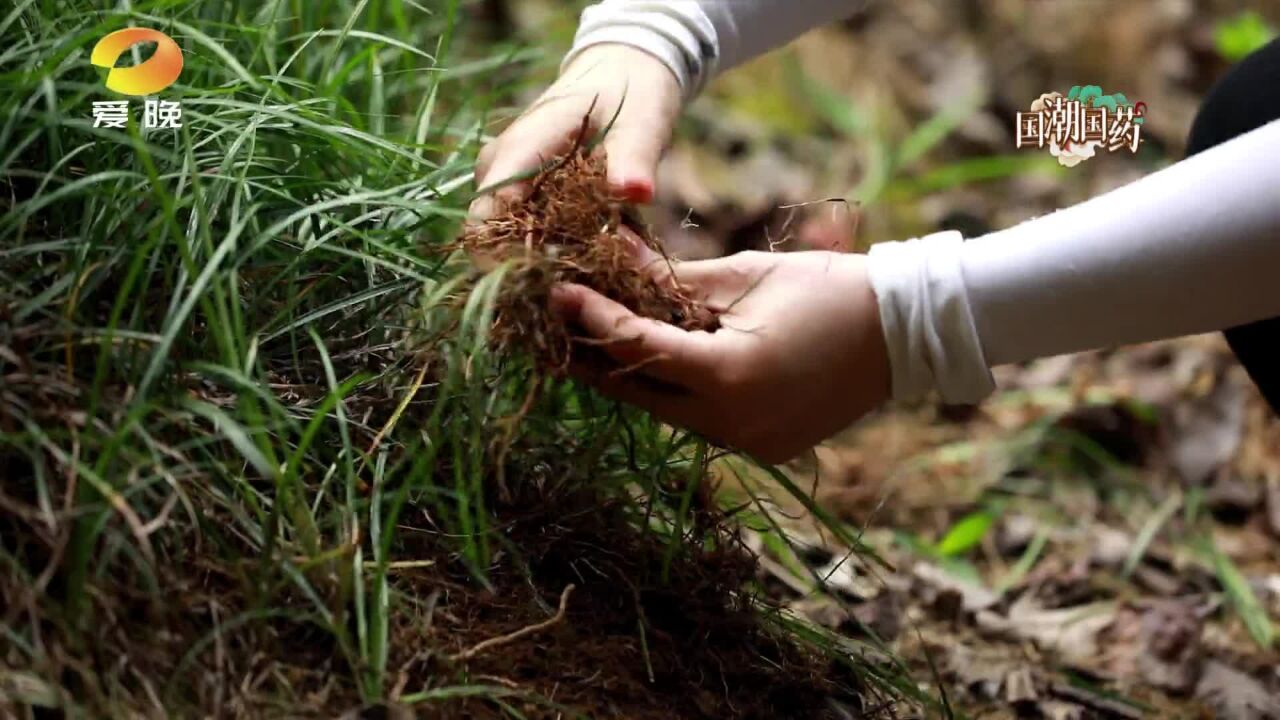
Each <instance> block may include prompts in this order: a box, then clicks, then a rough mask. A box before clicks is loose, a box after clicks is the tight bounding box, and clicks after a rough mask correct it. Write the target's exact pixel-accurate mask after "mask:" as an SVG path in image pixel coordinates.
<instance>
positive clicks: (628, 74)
mask: <svg viewBox="0 0 1280 720" xmlns="http://www.w3.org/2000/svg"><path fill="white" fill-rule="evenodd" d="M597 70H602V71H603V72H604V73H605V74H606V77H605V78H604V82H605V83H606V84H609V85H611V86H615V87H622V86H624V85H625V86H626V87H625V88H623V90H622V92H626V91H632V92H637V94H640V95H642V96H643V97H645V98H646V99H648V100H650V101H654V100H658V101H661V102H662V103H663V104H664V105H667V106H669V107H670V108H671V110H672V112H673V114H674V113H678V112H679V111H680V107H681V105H682V95H681V81H680V78H679V77H677V75H676V73H675V71H674V70H673V69H672V68H671V67H670V66H669V65H668V64H667V63H666V62H664V61H663V60H662V58H660V57H658V56H656V55H654V54H653V53H651V52H649V51H648V50H646V49H644V48H643V47H636V46H634V45H631V44H628V43H625V42H599V43H593V44H590V45H585V46H582V47H579V48H574V50H573V51H571V52H570V53H569V54H568V55H566V56H565V58H564V61H563V62H562V63H561V65H560V79H561V80H562V81H566V82H578V81H580V80H583V79H586V78H588V77H591V76H592V74H593V73H594V72H596V71H597Z"/></svg>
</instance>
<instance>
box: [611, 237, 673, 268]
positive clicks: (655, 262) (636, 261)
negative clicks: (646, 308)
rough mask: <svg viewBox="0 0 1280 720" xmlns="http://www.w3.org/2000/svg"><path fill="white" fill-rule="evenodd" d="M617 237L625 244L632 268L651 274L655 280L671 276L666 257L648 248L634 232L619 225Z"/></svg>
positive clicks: (669, 264)
mask: <svg viewBox="0 0 1280 720" xmlns="http://www.w3.org/2000/svg"><path fill="white" fill-rule="evenodd" d="M618 237H620V238H622V240H623V242H625V243H626V245H627V250H628V252H629V253H630V260H631V262H632V263H633V266H634V267H638V268H640V269H641V270H644V271H646V272H648V273H650V274H652V275H653V277H654V279H656V280H664V279H666V277H667V276H669V275H670V274H671V271H670V267H671V263H669V262H667V258H666V256H665V255H663V254H662V253H660V252H658V251H657V250H654V249H653V248H651V247H649V244H648V243H646V242H645V241H644V239H643V238H641V237H640V236H639V235H637V234H636V232H635V231H634V230H632V229H631V228H629V227H627V226H626V225H619V226H618Z"/></svg>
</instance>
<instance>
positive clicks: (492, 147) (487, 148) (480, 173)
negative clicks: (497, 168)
mask: <svg viewBox="0 0 1280 720" xmlns="http://www.w3.org/2000/svg"><path fill="white" fill-rule="evenodd" d="M497 152H498V141H497V140H490V141H489V142H487V143H485V144H484V147H482V148H480V152H479V153H478V154H477V155H476V171H475V175H476V187H481V184H480V183H482V182H483V181H484V178H485V177H486V176H487V175H488V174H489V168H490V167H492V166H493V156H494V155H495V154H496V153H497Z"/></svg>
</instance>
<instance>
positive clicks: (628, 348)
mask: <svg viewBox="0 0 1280 720" xmlns="http://www.w3.org/2000/svg"><path fill="white" fill-rule="evenodd" d="M551 304H552V310H553V311H554V312H556V313H557V314H559V315H560V316H561V317H562V318H564V319H565V320H567V321H569V322H573V323H575V324H577V325H578V327H580V328H581V329H582V331H583V332H584V333H585V334H586V336H587V338H589V339H591V340H594V341H596V342H597V344H598V345H599V347H600V349H601V350H603V351H604V352H605V353H606V354H608V355H609V357H610V358H612V359H613V360H614V362H617V363H618V364H619V366H620V368H619V370H620V371H622V374H628V373H632V372H635V373H640V374H643V375H646V376H648V377H651V378H656V379H658V380H661V381H663V382H667V383H671V384H673V385H676V386H679V387H696V386H698V385H701V384H706V383H707V382H709V379H710V378H711V376H712V375H713V372H714V366H715V363H716V359H717V358H716V354H715V353H714V351H713V349H712V348H711V346H710V345H711V341H712V336H711V335H708V334H706V333H698V332H689V331H686V330H681V329H680V328H678V327H675V326H674V325H668V324H666V323H663V322H658V321H657V320H653V319H650V318H643V317H640V316H638V315H636V314H635V313H633V312H631V311H630V310H628V309H627V308H626V307H625V306H623V305H621V304H620V303H617V302H615V301H613V300H610V299H609V298H606V297H605V296H603V295H601V294H600V293H598V292H595V291H594V290H591V289H589V288H586V287H583V286H582V285H561V286H558V287H556V288H555V289H553V290H552V293H551Z"/></svg>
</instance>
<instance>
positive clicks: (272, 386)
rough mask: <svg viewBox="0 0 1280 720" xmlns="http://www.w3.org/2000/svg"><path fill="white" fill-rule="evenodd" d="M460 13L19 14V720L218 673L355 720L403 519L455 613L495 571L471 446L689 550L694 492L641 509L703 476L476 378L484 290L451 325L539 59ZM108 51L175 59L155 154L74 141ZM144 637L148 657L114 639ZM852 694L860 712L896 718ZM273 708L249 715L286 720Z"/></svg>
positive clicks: (609, 409) (490, 371)
mask: <svg viewBox="0 0 1280 720" xmlns="http://www.w3.org/2000/svg"><path fill="white" fill-rule="evenodd" d="M467 12H468V11H467V8H465V7H461V6H460V4H459V2H457V0H433V1H432V2H413V1H411V0H262V1H260V2H247V1H245V0H194V1H192V0H158V1H155V2H129V1H128V0H122V1H121V2H119V3H90V2H83V1H55V0H19V2H18V3H17V4H16V5H14V6H10V8H9V9H7V10H5V11H4V14H3V16H0V39H2V40H3V42H2V43H0V189H3V197H2V198H0V208H3V218H2V219H0V468H3V472H2V473H0V475H3V481H2V482H0V499H2V500H3V503H0V566H2V567H3V570H2V571H0V572H2V573H3V577H4V578H5V580H4V582H3V583H0V586H2V589H0V598H2V599H3V600H4V601H5V603H4V605H5V606H4V607H3V608H0V621H2V622H3V625H0V672H4V673H5V674H6V677H7V678H8V680H9V681H13V682H16V680H15V678H18V677H19V676H20V677H21V678H23V681H24V683H25V684H23V685H22V687H24V688H27V689H26V690H25V691H23V693H19V694H18V699H19V700H22V701H24V702H28V703H32V704H34V705H56V706H62V707H65V708H68V709H71V710H72V711H74V712H88V713H90V714H101V713H107V714H114V713H115V712H116V711H119V712H120V713H125V712H154V711H156V710H157V709H158V708H167V709H169V710H170V711H173V710H174V709H175V708H179V710H178V711H177V712H179V713H181V712H183V711H182V710H181V708H187V709H188V710H190V709H192V708H193V707H195V706H200V707H202V708H204V709H206V710H207V709H208V708H209V707H211V703H214V704H216V703H225V702H229V701H228V700H227V697H226V696H225V695H223V694H220V693H224V692H225V691H227V689H228V688H231V687H233V686H235V684H236V683H239V682H241V679H240V678H239V677H235V678H232V677H221V676H220V675H219V673H221V672H222V671H223V670H225V667H226V661H225V654H226V653H229V652H231V651H233V650H235V649H236V648H237V647H241V646H242V645H243V647H258V648H272V647H274V648H277V649H278V650H279V651H280V652H281V653H283V654H286V655H287V654H288V653H291V652H296V653H300V655H299V658H301V659H300V660H299V661H298V662H297V663H296V664H298V665H305V664H306V663H309V662H314V663H316V665H315V670H316V671H317V672H319V673H320V674H322V675H324V676H326V677H337V678H338V680H337V681H336V682H337V683H338V686H339V687H340V688H345V690H342V692H349V693H350V694H353V695H354V696H356V697H358V698H359V699H360V700H361V701H363V702H375V701H378V700H380V699H383V698H385V697H386V696H387V695H388V693H389V691H390V688H391V686H392V684H393V683H394V678H393V677H392V675H393V670H394V668H392V667H391V666H390V658H391V657H392V655H393V645H394V644H395V642H396V639H395V638H393V637H392V632H393V629H394V628H395V627H397V626H398V625H402V624H403V622H404V618H406V617H410V618H411V617H413V616H414V614H415V613H418V612H419V611H420V610H421V605H422V603H423V602H424V599H423V598H420V597H415V596H413V595H412V594H411V592H410V591H408V590H406V589H404V588H401V587H398V586H397V585H396V583H395V582H394V581H393V577H392V575H393V569H394V568H395V567H396V565H395V564H396V563H406V564H409V565H412V563H413V562H414V561H415V559H416V558H415V556H414V555H413V554H412V553H413V550H412V548H413V547H414V546H413V545H412V544H411V543H406V542H405V541H404V538H403V537H402V536H401V532H400V527H401V525H402V524H403V522H404V520H405V517H406V516H407V515H408V514H409V513H414V514H415V517H418V518H421V517H422V516H429V518H430V520H431V522H432V523H433V524H434V525H433V526H434V527H435V528H436V529H437V531H438V537H439V538H442V539H443V540H442V542H447V543H448V544H449V547H450V548H451V551H452V552H454V553H455V554H456V557H458V558H459V559H460V561H461V562H464V563H465V564H466V565H467V566H468V567H470V568H471V569H472V571H473V574H474V576H475V578H476V581H477V582H479V583H483V582H485V577H486V573H487V569H488V568H490V567H491V565H492V563H494V562H495V556H496V554H497V551H498V550H499V549H502V550H505V551H508V552H509V553H512V552H514V553H518V551H519V549H518V548H510V547H507V546H506V545H503V542H504V539H503V535H502V529H501V528H499V527H494V526H493V523H492V517H493V516H492V512H491V508H489V507H487V506H486V501H487V500H486V499H487V498H490V497H492V492H491V488H492V486H493V485H494V484H495V483H496V484H498V485H499V486H503V489H504V490H506V491H509V490H510V488H509V487H506V486H507V485H510V484H512V483H517V482H520V481H521V477H520V474H519V472H517V471H518V470H519V469H520V468H521V465H520V463H523V462H529V463H531V462H534V461H535V460H536V459H537V457H538V455H537V453H535V452H527V453H513V454H512V455H511V456H509V457H507V458H505V459H504V461H503V462H500V463H495V461H494V457H493V454H492V453H491V452H490V450H491V449H492V448H493V447H494V446H495V444H498V445H502V446H503V447H507V446H510V447H517V446H518V447H522V448H550V449H552V451H553V452H564V451H567V450H569V449H572V450H573V451H574V452H575V453H579V454H580V456H582V457H586V458H589V460H590V465H591V466H590V468H587V469H584V472H583V474H584V475H589V477H590V480H591V481H592V482H595V483H599V484H600V485H601V486H602V487H603V488H604V492H610V493H614V494H615V495H617V496H618V497H632V496H633V495H634V494H635V490H636V488H639V489H641V490H642V492H641V493H640V495H641V496H642V497H643V498H644V499H642V500H635V501H634V502H636V503H637V508H638V510H640V511H642V515H643V516H645V517H648V518H649V520H650V522H649V523H648V525H647V527H648V528H649V529H650V530H651V531H652V532H658V533H664V534H665V536H666V537H668V538H669V542H670V543H671V548H672V550H671V552H672V553H677V552H680V550H681V548H682V547H685V546H686V544H687V545H689V546H696V545H698V544H699V543H701V542H702V541H703V539H702V538H699V537H695V536H693V535H691V534H690V533H689V532H688V526H687V525H686V523H685V521H684V514H685V513H686V512H687V511H688V504H689V497H690V493H691V492H692V489H691V488H692V487H693V484H688V485H686V484H685V483H683V482H679V483H676V482H674V481H673V480H669V479H668V478H680V479H684V478H689V477H698V476H700V474H701V471H700V465H699V464H698V463H700V461H701V460H702V459H703V457H704V455H705V446H703V445H700V444H699V443H698V441H697V440H696V439H695V438H692V437H690V436H687V435H684V434H679V433H672V432H670V431H669V430H667V429H664V428H662V427H661V426H659V425H657V424H655V423H653V422H652V421H650V420H649V419H648V418H646V417H644V416H643V415H640V414H638V413H636V412H634V411H631V410H627V409H624V408H619V407H617V406H615V405H613V404H610V403H606V402H604V401H602V400H601V399H599V398H597V397H595V396H594V395H591V394H590V393H588V392H585V391H582V390H579V389H576V388H573V387H571V386H569V385H566V384H562V383H551V382H545V381H542V380H538V379H536V375H535V374H534V373H532V372H531V369H530V368H528V367H526V366H524V365H522V364H520V362H519V361H517V360H512V359H504V358H498V357H494V356H492V355H490V354H489V353H488V352H487V350H486V347H485V330H486V329H487V328H488V327H489V324H490V322H491V320H492V317H491V313H492V296H493V293H494V292H495V291H496V289H497V288H498V286H499V283H500V282H501V271H500V270H499V271H498V272H495V273H493V274H491V275H490V276H488V277H486V278H484V279H483V280H481V281H480V282H479V283H478V284H476V285H475V287H474V291H473V292H472V293H471V294H470V297H469V299H468V300H467V302H466V303H465V305H463V306H461V307H460V308H459V306H457V305H456V304H454V303H453V298H454V296H455V295H456V294H457V292H458V290H459V288H460V287H461V285H462V283H463V281H464V278H465V277H466V276H465V274H464V272H463V270H462V269H460V268H459V266H458V265H457V264H456V263H450V262H449V261H448V260H447V259H446V258H445V257H444V256H443V255H442V254H441V253H439V252H435V251H433V248H437V249H438V248H439V246H440V245H442V244H443V243H445V242H447V241H449V240H451V239H452V238H453V237H454V235H455V234H456V232H457V230H458V228H459V226H460V224H461V222H462V219H463V217H464V208H465V207H466V205H467V203H468V202H469V200H470V196H471V193H472V187H471V185H472V174H471V164H472V162H473V158H474V155H475V150H476V148H477V145H478V143H480V142H481V141H482V140H483V139H484V137H485V134H486V132H487V131H488V129H489V127H490V124H491V119H492V118H491V109H492V108H494V107H497V106H501V105H502V104H503V103H505V102H507V101H508V100H509V98H508V96H507V92H508V91H509V90H510V89H511V88H512V87H513V85H512V83H513V82H517V81H518V78H519V77H521V75H522V74H523V73H524V71H525V70H526V69H527V68H528V67H529V66H530V61H532V60H534V59H536V58H537V57H538V56H539V54H538V53H536V52H531V51H529V50H524V49H521V48H518V47H515V46H505V45H500V44H488V45H480V44H478V43H477V42H476V41H475V38H474V37H473V36H472V34H471V33H470V31H469V29H468V28H467V26H466V23H465V22H464V20H465V17H466V15H467ZM130 25H139V26H146V27H151V28H155V29H158V30H161V31H163V32H166V33H167V34H169V35H170V36H172V37H173V38H174V39H175V40H176V41H177V42H178V43H179V45H180V46H181V47H182V48H183V50H184V57H185V63H186V65H185V69H184V71H183V73H182V75H181V77H180V78H179V80H178V82H177V84H176V85H175V86H173V87H171V88H169V89H168V90H165V91H163V92H162V93H161V95H160V97H161V98H162V99H166V100H177V101H180V102H181V104H182V108H183V126H182V127H181V128H180V129H177V130H148V129H145V128H143V127H141V125H140V120H141V113H142V101H141V99H133V100H132V101H131V121H130V123H129V126H128V128H127V130H112V129H104V128H94V127H93V122H92V112H91V104H92V102H93V101H95V100H106V99H117V98H113V97H112V96H111V94H110V93H109V91H107V90H106V89H105V87H104V86H103V76H104V74H105V73H104V71H101V70H98V69H96V68H94V67H92V66H91V65H90V64H89V62H88V57H89V52H90V49H91V48H92V46H93V44H94V43H95V42H96V41H97V40H98V39H99V38H100V37H102V36H103V35H106V34H107V33H108V32H110V31H113V30H116V29H119V28H121V27H125V26H130ZM147 52H149V51H148V50H146V49H145V48H144V49H143V50H142V51H141V52H140V53H134V54H133V55H134V56H133V57H132V58H128V59H126V60H125V61H124V63H125V64H130V63H132V62H137V61H139V60H141V59H144V57H145V55H146V53H147ZM535 389H536V390H539V392H538V393H537V395H536V397H537V398H538V399H537V403H536V405H535V406H534V407H533V408H532V410H531V411H530V412H529V413H527V414H522V413H521V412H520V410H521V409H522V407H523V406H524V404H525V403H526V401H527V400H528V398H530V397H531V393H533V391H534V390H535ZM517 418H518V419H521V421H519V422H516V421H515V420H513V419H517ZM495 441H500V442H497V443H495ZM508 461H509V462H508ZM588 471H589V472H588ZM673 484H674V485H676V486H680V487H686V488H690V489H687V490H685V491H682V492H678V493H669V492H667V491H665V490H663V488H666V487H669V486H672V485H673ZM796 492H799V491H798V490H797V491H796ZM762 509H763V507H762ZM639 516H641V514H638V517H639ZM830 523H831V525H832V526H833V527H835V526H836V525H837V524H836V523H835V522H834V521H830ZM841 532H842V533H845V535H846V537H848V538H849V539H850V540H851V541H852V535H851V534H849V533H848V531H847V530H846V529H843V528H841ZM228 597H230V598H235V599H236V600H235V602H227V601H226V598H228ZM149 622H150V623H154V624H153V625H151V626H150V627H151V628H153V629H154V633H155V636H154V637H146V638H138V637H122V636H121V632H122V631H123V632H125V633H137V632H138V631H139V630H140V629H146V628H147V627H148V623H149ZM788 622H790V621H788ZM281 628H291V630H288V631H286V630H282V629H281ZM823 637H825V636H823ZM251 641H252V643H256V645H254V644H252V643H251ZM401 642H403V640H402V641H401ZM815 642H816V641H815ZM291 643H299V644H298V645H296V646H295V645H292V644H291ZM824 643H825V644H824ZM819 644H822V645H823V646H824V647H826V648H827V649H828V650H830V651H832V652H835V653H837V654H839V655H840V657H842V658H843V659H844V661H845V662H849V663H853V664H855V665H857V666H858V667H862V666H863V665H862V664H863V661H862V660H861V659H860V658H861V655H860V654H859V652H860V651H859V650H858V648H857V647H853V646H851V645H850V644H849V643H847V642H845V641H835V640H831V639H827V640H824V641H823V643H819ZM136 649H142V650H145V651H147V652H151V651H152V650H154V651H155V652H154V656H145V655H144V656H141V657H140V656H137V655H136V654H135V655H131V654H130V651H132V650H136ZM218 658H223V659H222V660H219V659H218ZM219 662H222V663H223V665H219V664H218V663H219ZM867 667H871V666H870V665H868V666H867ZM874 667H875V668H877V669H876V670H874V672H872V673H871V674H870V675H869V678H870V682H871V684H872V685H873V686H876V687H880V688H881V689H882V691H883V692H886V693H889V694H893V695H896V694H905V695H908V696H912V697H915V698H917V699H918V700H919V699H922V696H921V695H920V693H919V692H918V691H917V690H915V687H914V685H913V684H912V683H911V682H910V681H909V680H908V679H907V678H906V677H905V675H903V674H902V673H901V672H900V668H898V669H893V668H896V667H897V666H892V665H891V666H890V669H889V670H885V669H884V667H883V666H882V665H881V664H876V665H875V666H874ZM242 670H243V668H242ZM13 682H10V683H9V685H10V686H13V687H16V686H15V685H13ZM288 685H289V683H288V682H285V681H284V680H280V679H278V678H277V679H276V680H272V681H269V682H266V685H265V687H266V688H267V689H265V690H263V691H262V692H263V693H265V694H266V695H267V696H268V697H267V700H265V701H264V702H267V703H268V704H270V703H271V702H280V703H282V704H283V705H282V706H284V707H289V706H290V703H291V702H294V700H291V699H290V695H289V688H288ZM409 690H410V691H411V692H409V693H408V694H407V695H405V697H406V698H413V699H417V700H421V701H423V702H427V701H430V700H432V699H433V698H446V697H452V696H460V695H470V694H483V693H485V692H487V691H486V690H485V688H484V687H481V686H467V687H445V686H441V687H433V688H421V689H419V688H410V689H409ZM15 692H16V691H15ZM496 692H497V693H498V694H499V695H501V694H503V692H505V691H503V690H502V689H498V690H497V691H496ZM273 694H274V695H273ZM11 699H12V698H11Z"/></svg>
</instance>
